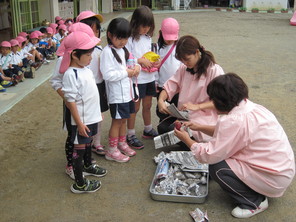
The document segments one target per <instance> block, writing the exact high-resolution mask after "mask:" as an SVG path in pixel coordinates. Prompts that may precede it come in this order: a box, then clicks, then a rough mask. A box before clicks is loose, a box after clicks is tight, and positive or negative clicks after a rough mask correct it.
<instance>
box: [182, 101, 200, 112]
mask: <svg viewBox="0 0 296 222" xmlns="http://www.w3.org/2000/svg"><path fill="white" fill-rule="evenodd" d="M181 110H193V111H196V110H200V106H199V104H193V103H191V102H189V103H185V104H183V105H182V107H181Z"/></svg>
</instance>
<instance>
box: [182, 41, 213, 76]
mask: <svg viewBox="0 0 296 222" xmlns="http://www.w3.org/2000/svg"><path fill="white" fill-rule="evenodd" d="M197 50H198V51H199V52H200V53H201V57H200V59H199V61H198V62H197V64H196V68H197V70H196V72H194V73H193V74H196V75H197V77H198V78H199V77H200V76H201V75H202V74H204V75H206V74H207V73H206V72H207V69H208V67H209V66H210V65H211V64H215V63H216V61H215V57H214V55H213V54H212V53H211V52H210V51H206V50H205V49H204V48H203V47H202V46H201V45H200V43H199V41H198V40H197V39H196V38H195V37H193V36H190V35H185V36H182V37H181V38H180V39H179V40H178V42H177V46H176V59H178V60H180V61H182V60H185V59H186V56H188V55H193V54H195V53H196V52H197Z"/></svg>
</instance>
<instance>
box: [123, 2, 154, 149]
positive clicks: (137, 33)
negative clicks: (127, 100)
mask: <svg viewBox="0 0 296 222" xmlns="http://www.w3.org/2000/svg"><path fill="white" fill-rule="evenodd" d="M130 24H131V28H132V35H131V37H130V38H129V40H128V43H127V46H126V47H127V49H128V50H129V51H130V52H131V53H132V54H133V56H134V57H135V58H136V59H137V63H138V64H140V65H141V66H142V67H144V68H148V69H149V68H151V67H152V66H153V64H152V63H151V62H150V61H149V60H148V59H146V58H143V55H144V54H145V53H147V52H149V51H152V50H151V44H152V40H151V37H152V35H153V31H154V27H155V25H154V17H153V14H152V12H151V10H150V8H148V7H147V6H141V7H139V8H137V9H136V10H135V11H134V12H133V15H132V18H131V22H130ZM155 74H156V72H152V73H150V72H144V71H141V72H140V74H139V76H138V78H137V81H138V88H139V100H138V101H137V102H136V103H135V111H136V112H135V113H133V114H131V116H130V118H129V119H128V122H127V128H128V133H127V142H128V144H129V145H130V146H131V147H132V148H134V149H142V148H144V144H143V143H142V142H141V141H140V140H139V139H138V138H137V137H136V132H135V121H136V114H137V112H138V111H139V108H140V104H141V102H142V117H143V120H144V131H143V138H153V137H155V136H157V135H158V133H157V132H156V131H155V130H154V129H153V128H152V124H151V106H152V97H153V96H155V95H156V88H155Z"/></svg>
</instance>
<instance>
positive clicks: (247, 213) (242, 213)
mask: <svg viewBox="0 0 296 222" xmlns="http://www.w3.org/2000/svg"><path fill="white" fill-rule="evenodd" d="M267 208H268V200H267V198H265V200H264V201H262V202H261V204H260V205H259V207H258V208H257V209H254V210H250V209H241V208H240V207H236V208H234V209H233V210H232V211H231V214H232V216H234V217H237V218H249V217H252V216H254V215H256V214H259V213H261V212H263V211H264V210H266V209H267Z"/></svg>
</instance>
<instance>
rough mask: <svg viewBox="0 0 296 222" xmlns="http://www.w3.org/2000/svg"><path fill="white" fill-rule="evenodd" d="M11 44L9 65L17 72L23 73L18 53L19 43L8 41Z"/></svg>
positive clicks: (14, 40) (20, 57)
mask: <svg viewBox="0 0 296 222" xmlns="http://www.w3.org/2000/svg"><path fill="white" fill-rule="evenodd" d="M10 44H11V64H12V67H13V68H14V69H16V70H18V71H21V72H24V71H25V68H24V64H23V61H22V56H21V53H20V51H19V49H20V43H19V42H18V41H17V40H16V39H11V40H10Z"/></svg>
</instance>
